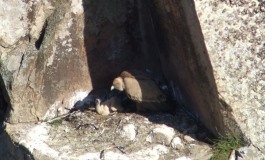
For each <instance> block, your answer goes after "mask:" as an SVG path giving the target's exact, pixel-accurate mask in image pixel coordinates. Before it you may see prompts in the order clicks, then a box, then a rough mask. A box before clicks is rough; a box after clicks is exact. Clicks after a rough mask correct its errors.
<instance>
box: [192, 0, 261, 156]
mask: <svg viewBox="0 0 265 160" xmlns="http://www.w3.org/2000/svg"><path fill="white" fill-rule="evenodd" d="M195 5H196V10H197V14H198V17H199V20H200V24H201V28H202V32H203V34H204V39H205V43H206V46H207V50H208V54H209V57H210V60H211V64H212V66H213V72H214V77H215V80H216V84H217V88H218V92H219V97H220V99H222V101H224V102H225V103H226V105H228V106H230V107H231V109H232V114H233V116H234V117H235V120H236V122H237V124H238V125H239V126H240V129H241V130H242V131H243V134H244V135H245V136H246V137H247V139H248V140H249V141H250V143H252V144H253V145H254V146H255V147H256V148H258V149H259V150H260V151H261V152H262V153H263V157H265V134H264V130H265V125H263V124H264V123H265V99H264V98H265V45H264V41H265V28H264V16H265V10H264V7H265V2H264V1H263V0H262V1H256V0H250V1H228V0H224V1H214V0H210V1H207V2H206V1H203V0H195ZM255 159H256V158H255Z"/></svg>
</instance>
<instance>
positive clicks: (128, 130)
mask: <svg viewBox="0 0 265 160" xmlns="http://www.w3.org/2000/svg"><path fill="white" fill-rule="evenodd" d="M120 134H121V136H122V137H123V138H126V139H128V140H130V141H133V140H134V139H135V137H136V134H137V132H136V129H135V126H134V125H133V124H127V125H125V126H123V127H122V130H121V131H120Z"/></svg>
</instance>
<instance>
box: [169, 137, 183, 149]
mask: <svg viewBox="0 0 265 160" xmlns="http://www.w3.org/2000/svg"><path fill="white" fill-rule="evenodd" d="M171 147H172V148H174V149H178V150H180V149H183V148H184V146H183V144H182V143H181V139H180V138H179V137H175V138H173V139H172V142H171Z"/></svg>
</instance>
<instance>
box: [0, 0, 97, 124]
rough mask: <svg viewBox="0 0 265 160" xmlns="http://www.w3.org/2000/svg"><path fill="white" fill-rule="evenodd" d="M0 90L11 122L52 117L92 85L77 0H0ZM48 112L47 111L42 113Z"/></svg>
mask: <svg viewBox="0 0 265 160" xmlns="http://www.w3.org/2000/svg"><path fill="white" fill-rule="evenodd" d="M0 6H1V9H0V21H1V22H2V23H1V25H0V30H1V33H0V54H1V77H2V78H1V79H2V83H1V90H2V92H3V93H2V94H3V95H4V97H5V101H6V102H7V105H8V112H9V118H8V121H9V122H11V123H17V122H30V121H37V120H40V119H45V118H47V117H46V116H45V113H46V112H47V111H48V109H49V110H50V111H51V112H49V113H52V114H50V115H53V116H55V115H57V114H59V112H65V111H64V108H70V107H72V106H73V104H74V103H75V102H76V101H78V100H80V99H83V98H84V97H85V96H87V94H88V92H89V91H90V90H91V89H92V85H91V80H90V74H89V69H88V65H87V58H86V51H85V47H84V37H83V30H84V19H83V14H82V13H83V7H82V3H80V4H77V3H76V1H70V2H69V1H64V0H60V1H16V0H11V1H1V2H0ZM47 115H48V114H47Z"/></svg>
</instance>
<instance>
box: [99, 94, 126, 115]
mask: <svg viewBox="0 0 265 160" xmlns="http://www.w3.org/2000/svg"><path fill="white" fill-rule="evenodd" d="M95 103H96V111H97V113H98V114H100V115H109V114H110V113H111V112H121V111H123V107H122V106H121V100H120V99H119V98H118V97H111V98H109V99H107V100H105V101H103V102H101V101H100V99H96V100H95Z"/></svg>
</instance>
